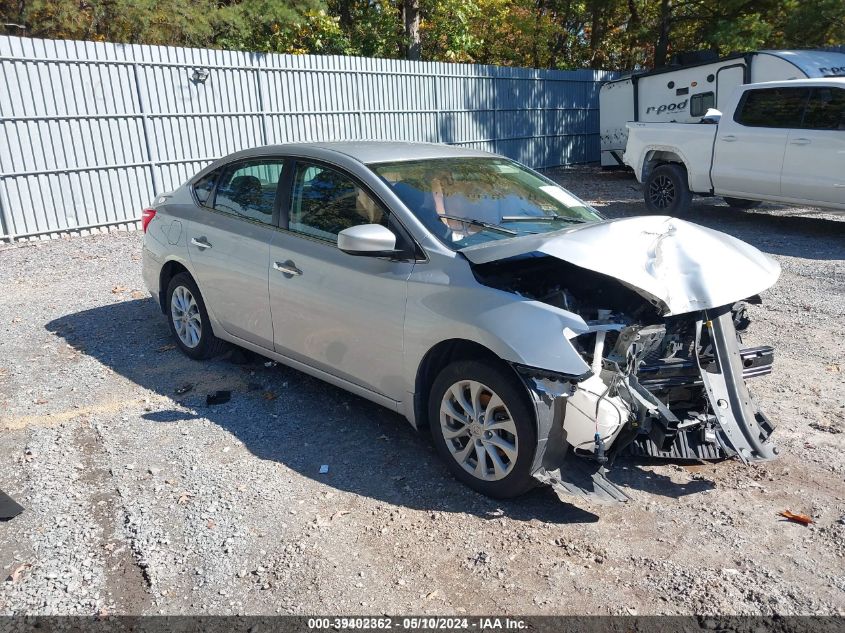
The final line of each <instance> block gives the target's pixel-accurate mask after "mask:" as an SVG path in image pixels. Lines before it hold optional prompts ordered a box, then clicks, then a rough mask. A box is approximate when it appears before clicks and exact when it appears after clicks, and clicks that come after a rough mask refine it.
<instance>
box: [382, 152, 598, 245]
mask: <svg viewBox="0 0 845 633" xmlns="http://www.w3.org/2000/svg"><path fill="white" fill-rule="evenodd" d="M369 167H370V169H372V170H373V171H374V172H375V173H376V174H378V175H379V176H380V177H381V178H382V179H383V180H384V181H385V182H387V184H389V185H390V186H391V188H392V189H393V191H394V193H395V194H396V195H397V196H398V197H399V199H400V200H402V202H403V203H404V204H405V206H406V207H408V209H410V210H411V211H412V212H413V213H414V215H416V217H417V218H418V219H419V220H420V222H422V224H423V225H425V226H426V228H428V230H429V231H430V232H431V233H432V234H434V235H435V236H436V237H437V238H438V239H440V241H442V242H443V243H444V244H446V245H447V246H449V247H450V248H452V249H454V250H459V249H461V248H463V247H465V246H470V245H472V244H477V243H481V242H487V241H490V240H495V239H506V238H509V237H515V236H517V235H525V234H529V233H546V232H549V231H555V230H558V229H562V228H568V227H569V226H570V225H572V224H578V223H583V222H597V221H600V220H601V219H602V218H601V216H600V215H599V214H598V213H597V212H596V211H595V210H594V209H592V208H591V207H590V206H589V205H588V204H587V203H586V202H583V201H582V200H579V199H578V198H576V197H575V196H573V195H572V194H571V193H569V192H568V191H566V190H565V189H563V188H562V187H560V186H558V185H557V184H555V183H554V182H552V181H551V180H549V179H547V178H544V177H543V176H540V175H539V174H537V173H535V172H533V171H531V170H529V169H528V168H526V167H523V166H522V165H520V164H519V163H515V162H513V161H510V160H508V159H506V158H496V157H490V158H486V157H484V158H433V159H426V160H416V161H402V162H395V163H378V164H372V165H369Z"/></svg>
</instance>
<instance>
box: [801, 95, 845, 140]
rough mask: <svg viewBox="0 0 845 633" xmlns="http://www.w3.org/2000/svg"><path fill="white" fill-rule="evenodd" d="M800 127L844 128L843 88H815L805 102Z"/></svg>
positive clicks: (844, 104)
mask: <svg viewBox="0 0 845 633" xmlns="http://www.w3.org/2000/svg"><path fill="white" fill-rule="evenodd" d="M801 127H803V128H806V129H810V130H845V90H843V89H842V88H815V89H814V90H813V94H812V95H810V100H809V101H808V102H807V110H806V111H805V112H804V124H803V125H802V126H801Z"/></svg>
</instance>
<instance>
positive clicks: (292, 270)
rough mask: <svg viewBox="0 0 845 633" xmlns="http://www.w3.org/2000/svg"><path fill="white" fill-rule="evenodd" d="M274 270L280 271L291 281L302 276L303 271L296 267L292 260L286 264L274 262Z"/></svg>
mask: <svg viewBox="0 0 845 633" xmlns="http://www.w3.org/2000/svg"><path fill="white" fill-rule="evenodd" d="M273 270H278V271H279V272H280V273H282V274H283V275H284V276H285V277H287V278H288V279H290V278H291V277H298V276H299V275H301V274H302V271H301V270H299V268H297V267H296V264H294V263H293V262H292V261H291V260H287V261H286V262H273Z"/></svg>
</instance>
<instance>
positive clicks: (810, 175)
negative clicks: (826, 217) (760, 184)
mask: <svg viewBox="0 0 845 633" xmlns="http://www.w3.org/2000/svg"><path fill="white" fill-rule="evenodd" d="M781 192H782V194H783V195H784V196H785V197H788V198H797V199H800V200H807V201H811V202H812V201H815V202H823V203H832V204H845V89H843V88H835V87H829V86H820V87H818V88H813V90H812V93H811V94H810V99H809V101H808V102H807V108H806V110H805V112H804V118H803V120H802V122H801V126H800V128H799V129H794V130H790V132H789V139H788V142H787V144H786V154H785V156H784V159H783V174H782V176H781Z"/></svg>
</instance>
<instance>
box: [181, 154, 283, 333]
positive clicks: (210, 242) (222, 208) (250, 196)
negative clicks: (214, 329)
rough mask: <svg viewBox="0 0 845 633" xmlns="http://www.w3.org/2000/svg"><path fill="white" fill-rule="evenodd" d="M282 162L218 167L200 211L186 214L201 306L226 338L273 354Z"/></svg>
mask: <svg viewBox="0 0 845 633" xmlns="http://www.w3.org/2000/svg"><path fill="white" fill-rule="evenodd" d="M282 169H283V161H282V160H281V159H271V158H264V159H250V160H247V161H240V162H237V163H233V164H230V165H228V166H226V167H224V168H221V170H220V173H219V174H217V175H216V176H217V178H218V180H217V187H216V190H215V192H214V193H213V195H210V196H209V199H208V200H207V201H205V206H203V207H201V209H199V210H195V212H194V213H193V214H192V215H191V221H190V222H189V224H188V253H189V257H190V259H191V264H192V265H193V269H194V272H195V274H196V276H197V283H198V285H199V287H200V290H201V291H202V294H203V297H204V298H205V302H206V305H207V306H208V308H209V309H210V311H211V312H212V314H213V315H214V317H215V318H216V319H217V320H218V321H219V323H220V325H221V326H222V327H223V328H224V329H225V330H226V331H227V332H228V333H229V334H232V335H234V336H237V337H238V338H241V339H244V340H246V341H249V342H251V343H255V344H256V345H261V346H262V347H266V348H267V349H273V323H272V320H271V316H270V297H269V293H268V289H267V284H268V274H269V273H268V270H269V266H270V242H271V240H272V239H273V237H274V236H275V235H276V233H278V229H277V228H276V220H277V218H278V213H274V209H275V203H276V192H277V189H278V184H279V180H280V179H281V174H282Z"/></svg>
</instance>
